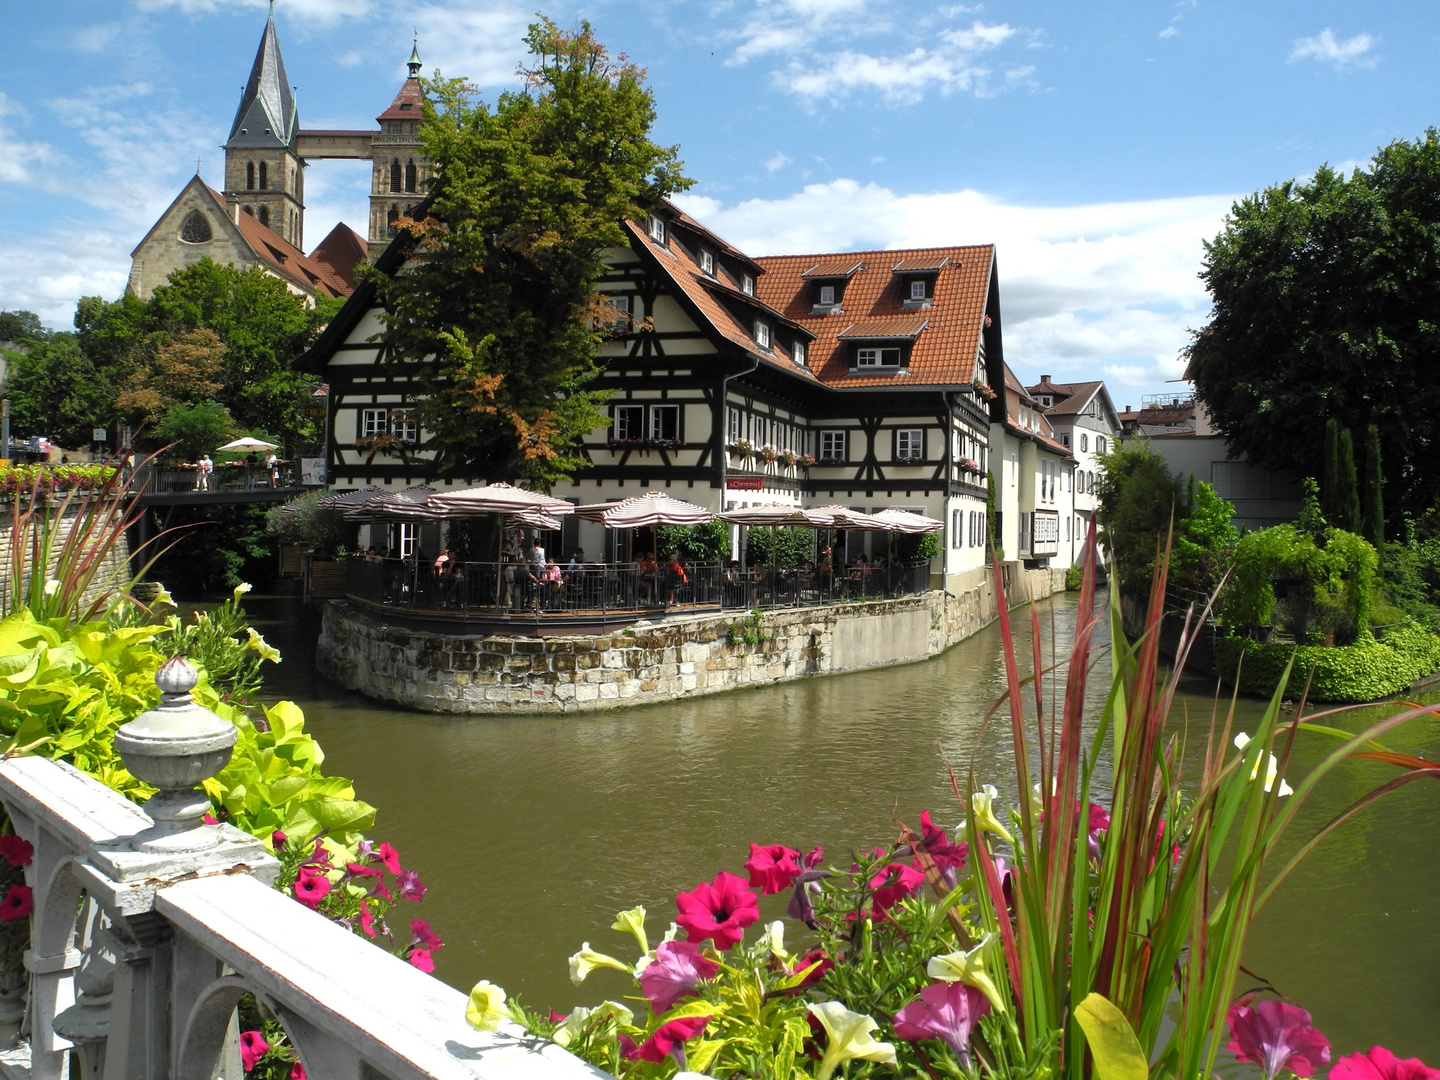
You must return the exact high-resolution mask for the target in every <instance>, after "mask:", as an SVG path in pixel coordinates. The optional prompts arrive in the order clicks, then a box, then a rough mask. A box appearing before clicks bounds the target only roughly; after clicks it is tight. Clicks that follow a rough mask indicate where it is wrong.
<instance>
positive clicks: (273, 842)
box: [270, 829, 290, 851]
mask: <svg viewBox="0 0 1440 1080" xmlns="http://www.w3.org/2000/svg"><path fill="white" fill-rule="evenodd" d="M289 841H290V838H289V837H288V836H286V835H285V834H284V833H283V832H281V831H280V830H279V829H276V830H275V831H274V832H272V833H271V834H270V846H271V847H273V848H274V849H275V850H276V851H284V850H285V845H286V844H287V843H289Z"/></svg>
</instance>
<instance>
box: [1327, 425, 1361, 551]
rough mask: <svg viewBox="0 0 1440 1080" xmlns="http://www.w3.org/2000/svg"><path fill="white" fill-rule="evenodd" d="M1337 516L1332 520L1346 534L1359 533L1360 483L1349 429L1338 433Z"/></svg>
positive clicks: (1353, 443)
mask: <svg viewBox="0 0 1440 1080" xmlns="http://www.w3.org/2000/svg"><path fill="white" fill-rule="evenodd" d="M1339 472H1340V476H1339V480H1340V485H1339V490H1338V492H1337V494H1338V497H1339V503H1340V505H1339V507H1338V508H1337V509H1338V510H1339V516H1338V518H1332V519H1331V520H1333V521H1335V523H1336V524H1337V525H1339V526H1340V528H1342V529H1344V530H1345V531H1346V532H1352V533H1359V532H1360V527H1361V526H1360V483H1359V480H1358V479H1357V477H1356V473H1355V441H1354V440H1353V439H1352V438H1351V437H1350V429H1349V428H1342V429H1341V431H1340V470H1339Z"/></svg>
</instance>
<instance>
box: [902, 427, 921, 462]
mask: <svg viewBox="0 0 1440 1080" xmlns="http://www.w3.org/2000/svg"><path fill="white" fill-rule="evenodd" d="M924 456H925V429H924V428H901V429H900V430H899V431H897V432H895V459H896V460H897V461H919V460H920V459H922V458H923V457H924Z"/></svg>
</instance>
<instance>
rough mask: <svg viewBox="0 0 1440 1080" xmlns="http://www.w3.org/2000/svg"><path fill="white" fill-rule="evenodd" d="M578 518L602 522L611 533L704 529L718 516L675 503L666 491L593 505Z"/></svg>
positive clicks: (580, 510)
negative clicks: (689, 527) (686, 527)
mask: <svg viewBox="0 0 1440 1080" xmlns="http://www.w3.org/2000/svg"><path fill="white" fill-rule="evenodd" d="M575 514H576V516H577V517H582V518H586V519H587V520H590V521H599V522H602V523H603V524H604V525H605V527H606V528H607V529H642V528H645V527H647V526H651V525H703V524H704V523H705V522H707V521H714V520H715V513H714V511H711V510H706V509H705V508H704V507H703V506H696V505H695V504H694V503H688V502H685V501H684V500H683V499H673V498H671V497H670V496H669V495H667V494H665V492H663V491H647V492H646V493H645V494H644V495H635V496H633V497H631V498H629V499H622V500H621V501H620V502H611V503H590V504H588V505H586V506H577V507H576V508H575Z"/></svg>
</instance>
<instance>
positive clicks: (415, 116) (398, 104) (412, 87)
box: [375, 76, 423, 123]
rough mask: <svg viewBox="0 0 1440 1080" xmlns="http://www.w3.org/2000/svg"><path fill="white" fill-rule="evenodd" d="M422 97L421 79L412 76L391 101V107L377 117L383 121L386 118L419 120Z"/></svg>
mask: <svg viewBox="0 0 1440 1080" xmlns="http://www.w3.org/2000/svg"><path fill="white" fill-rule="evenodd" d="M422 97H423V95H422V94H421V92H420V80H419V79H417V78H415V77H414V76H411V77H410V78H408V79H406V80H405V82H404V83H403V84H401V86H400V92H399V93H398V94H396V95H395V100H394V101H392V102H390V106H389V108H387V109H386V110H385V111H384V112H382V113H381V114H380V115H379V116H377V117H376V118H375V119H376V120H379V121H381V122H382V123H383V122H384V121H386V120H419V119H420V111H421V110H420V100H421V98H422Z"/></svg>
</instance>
